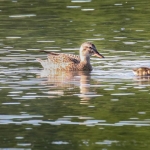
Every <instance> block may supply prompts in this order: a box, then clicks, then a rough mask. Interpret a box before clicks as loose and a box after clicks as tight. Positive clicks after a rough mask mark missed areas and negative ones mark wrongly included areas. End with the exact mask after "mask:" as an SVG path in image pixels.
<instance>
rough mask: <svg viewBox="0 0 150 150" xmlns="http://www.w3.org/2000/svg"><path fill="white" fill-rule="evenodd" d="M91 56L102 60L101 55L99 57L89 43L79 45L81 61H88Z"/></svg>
mask: <svg viewBox="0 0 150 150" xmlns="http://www.w3.org/2000/svg"><path fill="white" fill-rule="evenodd" d="M91 56H96V57H99V58H104V56H103V55H101V54H100V53H99V52H98V51H97V49H96V47H95V45H94V44H92V43H90V42H85V43H83V44H82V45H81V47H80V58H81V61H82V60H84V59H89V58H90V57H91Z"/></svg>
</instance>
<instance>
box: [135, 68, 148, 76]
mask: <svg viewBox="0 0 150 150" xmlns="http://www.w3.org/2000/svg"><path fill="white" fill-rule="evenodd" d="M133 73H134V74H135V75H137V76H148V75H150V68H148V67H140V68H135V69H133Z"/></svg>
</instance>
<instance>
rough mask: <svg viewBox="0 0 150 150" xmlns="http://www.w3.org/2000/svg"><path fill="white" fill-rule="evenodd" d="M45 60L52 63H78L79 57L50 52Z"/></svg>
mask: <svg viewBox="0 0 150 150" xmlns="http://www.w3.org/2000/svg"><path fill="white" fill-rule="evenodd" d="M47 58H48V60H49V61H50V62H52V63H74V64H77V63H80V57H79V56H78V55H73V54H64V53H54V52H50V53H48V56H47Z"/></svg>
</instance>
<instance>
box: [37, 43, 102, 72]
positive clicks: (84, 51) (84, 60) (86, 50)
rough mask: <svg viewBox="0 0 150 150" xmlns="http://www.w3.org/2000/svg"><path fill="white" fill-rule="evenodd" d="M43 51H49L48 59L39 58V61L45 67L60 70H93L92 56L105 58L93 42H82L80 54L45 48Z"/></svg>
mask: <svg viewBox="0 0 150 150" xmlns="http://www.w3.org/2000/svg"><path fill="white" fill-rule="evenodd" d="M41 52H45V53H48V55H47V59H46V60H42V59H40V58H37V61H38V62H40V63H41V65H42V66H43V68H44V69H49V70H54V69H55V70H58V71H62V70H63V71H91V70H92V65H91V63H90V57H91V56H96V57H98V58H104V56H103V55H102V54H100V53H99V52H98V50H97V48H96V46H95V45H94V44H93V43H91V42H84V43H82V44H81V46H80V50H79V55H74V54H66V53H55V52H47V51H44V50H42V51H41Z"/></svg>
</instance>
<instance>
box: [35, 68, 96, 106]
mask: <svg viewBox="0 0 150 150" xmlns="http://www.w3.org/2000/svg"><path fill="white" fill-rule="evenodd" d="M37 77H38V78H45V77H46V81H45V82H43V84H46V85H49V86H50V87H52V88H54V89H55V90H57V91H58V89H59V91H60V88H61V93H63V94H62V95H66V94H67V95H69V94H71V95H76V96H78V97H80V98H81V104H87V103H88V100H90V99H91V95H92V97H94V94H95V92H92V89H91V88H90V81H91V75H90V72H89V71H70V72H67V71H56V70H54V71H51V70H47V69H44V70H42V71H41V72H40V74H39V75H38V76H37ZM77 88H79V89H80V90H79V91H78V89H77ZM50 93H51V92H50Z"/></svg>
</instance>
